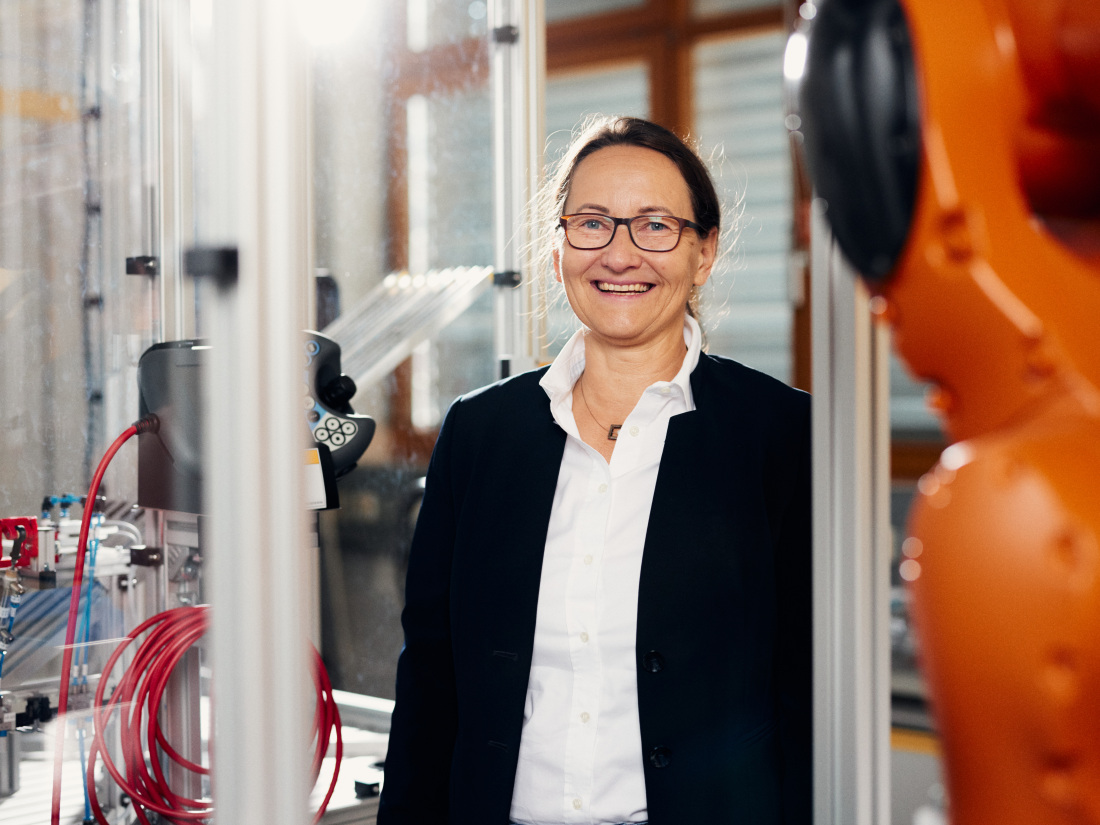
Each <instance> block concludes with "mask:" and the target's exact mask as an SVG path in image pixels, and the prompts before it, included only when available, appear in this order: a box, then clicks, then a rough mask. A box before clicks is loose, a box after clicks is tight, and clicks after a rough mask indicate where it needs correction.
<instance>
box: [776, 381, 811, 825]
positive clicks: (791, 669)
mask: <svg viewBox="0 0 1100 825" xmlns="http://www.w3.org/2000/svg"><path fill="white" fill-rule="evenodd" d="M799 402H800V403H799V404H797V405H796V407H795V415H794V418H793V421H792V422H791V423H790V426H789V428H788V431H787V432H786V434H785V438H784V443H785V444H786V446H787V448H788V449H787V451H786V455H785V456H784V460H783V465H784V469H785V472H784V475H785V476H786V482H787V483H786V484H785V485H784V487H785V489H786V492H787V495H786V496H785V498H784V502H783V507H782V509H781V510H780V512H779V519H778V530H777V531H776V534H775V564H776V583H777V588H778V593H777V607H778V616H777V639H776V641H777V645H776V658H775V669H776V671H775V676H776V691H777V693H776V699H777V702H778V706H779V725H780V731H779V733H780V747H781V754H780V759H781V771H782V773H781V794H782V800H783V803H782V804H783V823H784V825H810V823H811V822H812V821H813V587H812V568H813V519H812V481H811V478H812V472H811V458H812V456H811V452H812V451H811V439H810V431H811V426H810V397H809V396H808V395H800V396H799Z"/></svg>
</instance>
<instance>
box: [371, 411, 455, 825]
mask: <svg viewBox="0 0 1100 825" xmlns="http://www.w3.org/2000/svg"><path fill="white" fill-rule="evenodd" d="M458 407H459V402H457V401H456V402H455V403H454V404H453V405H452V406H451V409H450V410H449V411H448V413H447V416H446V419H445V420H444V422H443V427H442V429H441V431H440V434H439V439H438V440H437V441H436V445H435V449H434V451H433V452H432V458H431V461H430V462H429V465H428V476H427V481H426V484H425V489H424V500H423V503H422V505H421V509H420V514H419V517H418V519H417V523H416V530H415V532H414V534H413V542H412V549H411V551H410V555H409V571H408V577H407V579H406V584H405V608H404V610H403V612H402V614H401V624H402V627H403V629H404V633H405V645H404V647H403V648H402V651H401V655H400V657H399V659H398V663H397V687H396V694H397V700H396V704H395V707H394V711H393V717H392V720H391V724H390V738H389V751H388V753H387V754H386V762H385V781H384V783H383V788H382V797H381V800H380V802H379V809H378V825H421V823H426V822H446V821H447V816H448V814H447V811H448V799H449V789H450V775H451V759H452V754H453V751H454V744H455V736H456V731H457V726H458V715H457V708H456V697H455V673H454V659H453V654H452V646H451V622H450V587H451V559H452V555H453V551H454V541H455V525H456V510H457V506H456V494H455V486H454V481H455V479H454V468H453V464H454V448H455V441H456V439H455V432H454V431H455V429H456V426H457V425H456V419H457V417H458Z"/></svg>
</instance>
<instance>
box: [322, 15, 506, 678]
mask: <svg viewBox="0 0 1100 825" xmlns="http://www.w3.org/2000/svg"><path fill="white" fill-rule="evenodd" d="M407 11H408V17H407V23H406V26H405V29H404V30H399V28H398V27H397V25H396V23H397V21H399V20H400V19H401V15H400V14H389V13H387V14H383V15H381V16H380V17H377V18H375V22H374V24H373V25H371V26H368V27H365V28H362V29H358V30H356V31H355V32H354V33H352V34H351V36H350V37H349V38H347V39H346V40H345V41H343V42H341V43H338V44H335V45H330V46H328V47H327V48H326V49H323V50H318V52H317V54H316V61H315V68H314V78H315V82H314V91H313V96H314V107H315V108H314V145H315V150H314V155H315V159H314V204H315V208H314V212H315V234H316V250H317V265H318V267H319V269H320V270H321V271H323V272H325V273H327V274H328V275H329V276H330V277H331V278H332V279H333V282H334V284H335V286H336V288H337V290H338V293H339V304H340V317H339V318H338V319H337V321H336V323H335V324H334V325H333V328H334V329H341V328H345V329H350V328H351V327H348V326H344V327H341V325H348V324H350V323H352V322H354V321H355V319H357V318H369V317H374V316H372V315H371V313H372V312H377V310H378V308H379V307H380V306H382V307H385V309H384V311H383V312H382V313H381V315H379V316H378V317H379V319H380V320H379V323H378V324H376V325H375V327H374V328H373V329H368V330H367V331H366V332H365V333H364V334H365V335H367V336H368V337H371V338H372V340H375V339H376V338H380V339H384V340H381V344H383V345H385V346H388V347H389V348H390V349H391V350H392V351H399V352H401V353H403V355H402V356H401V358H402V359H403V358H404V357H405V355H407V356H408V358H407V360H405V361H404V363H403V364H402V365H401V366H400V367H399V368H398V369H397V370H396V371H395V372H388V373H386V374H384V375H383V377H381V378H380V379H378V380H373V379H372V380H363V375H365V374H366V373H362V374H360V373H357V372H354V371H352V370H350V368H349V374H350V375H351V377H352V378H353V379H354V380H356V382H357V384H358V387H359V391H358V393H357V394H356V396H355V397H354V398H353V399H352V402H351V403H352V406H353V407H354V408H355V410H356V411H357V412H360V413H365V414H368V415H371V416H373V417H374V418H375V419H376V421H377V424H378V429H377V431H376V434H375V437H374V441H373V442H372V443H371V445H370V447H369V448H368V449H367V452H366V453H365V454H364V455H363V457H362V459H361V460H360V462H359V467H358V468H356V469H355V470H354V471H352V472H351V473H350V474H348V475H347V476H345V477H344V478H342V479H341V480H340V485H339V487H340V499H341V509H339V510H336V511H329V512H325V513H322V514H321V515H320V519H319V524H320V537H321V559H322V564H321V568H322V570H321V572H322V593H323V595H322V604H321V619H322V641H323V650H324V656H325V659H326V664H327V665H328V667H329V671H330V673H331V675H332V678H333V682H334V685H335V686H336V687H337V688H340V689H345V690H349V691H354V692H358V693H365V694H369V695H373V696H379V697H383V698H392V696H393V690H394V675H395V667H396V663H397V656H398V653H399V652H400V650H401V645H402V632H401V626H400V612H401V608H402V606H403V600H404V597H403V593H404V573H405V564H406V562H407V555H408V551H409V543H410V541H411V537H412V527H413V523H414V521H415V515H416V512H417V508H418V507H419V500H420V495H421V492H422V488H421V486H420V481H421V479H422V478H423V476H424V473H425V471H426V469H427V459H428V455H429V453H430V450H431V446H432V440H433V438H434V431H435V428H436V427H438V425H439V423H440V420H441V418H442V415H443V414H444V413H445V411H446V409H447V407H448V406H449V405H450V403H451V401H452V400H453V399H454V398H455V397H457V396H458V395H460V394H462V393H464V392H469V391H470V390H472V389H475V388H477V387H479V386H483V385H485V384H488V383H490V382H492V381H493V380H494V378H495V371H496V365H495V358H494V350H493V302H492V294H491V288H490V287H489V282H488V280H487V278H482V279H481V280H480V281H477V280H476V279H475V281H473V282H471V283H472V286H471V288H470V289H469V290H468V291H466V292H464V293H463V294H462V295H461V296H459V299H458V305H460V306H461V307H462V310H461V312H460V313H459V314H457V317H452V316H453V315H454V313H443V314H440V313H438V312H436V313H435V314H433V311H434V310H433V309H432V308H433V307H435V308H436V309H438V308H439V305H438V301H436V303H435V304H433V303H432V302H433V300H435V299H436V298H438V293H436V292H433V291H432V289H431V288H430V286H426V284H429V281H430V280H431V278H434V277H436V276H439V275H440V273H445V272H448V271H453V270H454V268H470V270H471V271H474V273H475V274H476V270H473V269H472V268H481V267H488V266H490V265H491V264H492V255H493V234H492V233H493V214H492V200H491V199H492V184H493V167H492V155H491V152H492V113H491V105H490V91H489V85H488V83H487V79H486V78H487V73H486V71H485V69H486V66H485V63H484V60H485V59H486V56H485V52H484V44H485V5H484V3H479V2H472V3H471V2H460V3H456V2H451V1H450V0H447V1H446V2H444V0H409V2H408V6H407ZM455 45H460V46H461V49H460V50H459V51H461V52H462V53H464V54H469V55H471V57H470V60H469V62H468V63H464V64H463V63H455V62H454V60H455V54H456V51H455V49H453V48H450V47H452V46H455ZM413 64H416V65H417V66H419V67H420V68H419V69H416V70H413V71H410V72H408V73H405V74H403V71H404V69H405V68H406V67H409V66H410V65H413ZM379 77H384V78H387V82H379V81H378V78H379ZM414 310H415V311H414ZM403 312H408V314H407V315H402V316H400V317H402V318H406V319H408V323H403V324H402V325H401V326H400V327H398V326H393V327H391V326H388V324H389V323H390V321H392V320H393V319H394V318H397V317H398V316H399V314H400V313H403ZM358 337H359V338H361V337H362V335H360V336H358ZM337 341H338V342H340V343H341V344H342V345H344V348H345V353H347V352H348V351H349V349H351V348H352V347H354V346H355V345H357V344H359V343H361V340H356V336H353V337H352V338H350V339H346V340H341V338H340V337H337ZM399 360H400V359H399ZM347 363H348V362H347V361H346V360H345V367H346V368H347ZM370 366H372V365H368V367H370Z"/></svg>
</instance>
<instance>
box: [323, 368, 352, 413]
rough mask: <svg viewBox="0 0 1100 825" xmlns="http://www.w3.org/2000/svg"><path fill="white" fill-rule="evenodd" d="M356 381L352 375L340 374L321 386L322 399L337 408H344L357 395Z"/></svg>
mask: <svg viewBox="0 0 1100 825" xmlns="http://www.w3.org/2000/svg"><path fill="white" fill-rule="evenodd" d="M355 392H356V387H355V382H354V381H352V380H351V377H350V376H347V375H340V376H337V377H336V378H333V379H332V380H331V381H329V382H328V383H327V384H325V386H323V387H321V400H322V401H324V402H325V403H326V404H328V405H329V406H330V407H332V408H333V409H335V410H342V409H343V408H344V407H346V406H347V404H348V402H349V401H351V399H352V398H354V397H355Z"/></svg>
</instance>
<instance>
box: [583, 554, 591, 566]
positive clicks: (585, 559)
mask: <svg viewBox="0 0 1100 825" xmlns="http://www.w3.org/2000/svg"><path fill="white" fill-rule="evenodd" d="M584 563H585V564H591V563H592V554H591V553H589V554H588V555H587V556H585V557H584Z"/></svg>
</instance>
